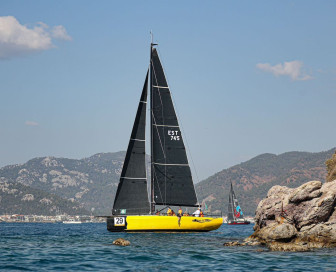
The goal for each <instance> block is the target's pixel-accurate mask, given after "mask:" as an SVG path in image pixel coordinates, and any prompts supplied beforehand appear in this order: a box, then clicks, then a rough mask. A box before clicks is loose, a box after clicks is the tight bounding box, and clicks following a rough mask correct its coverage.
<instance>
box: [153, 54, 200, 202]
mask: <svg viewBox="0 0 336 272" xmlns="http://www.w3.org/2000/svg"><path fill="white" fill-rule="evenodd" d="M157 51H158V54H159V51H160V50H159V48H158V50H157ZM159 55H161V54H159ZM160 59H161V63H162V64H163V60H162V58H160ZM163 67H164V65H162V70H163V73H164V75H165V78H166V81H167V85H168V86H171V85H170V83H169V80H168V77H167V76H166V73H165V71H164V68H163ZM169 93H170V96H171V99H172V103H173V106H174V109H175V113H176V116H177V119H178V120H179V122H178V123H179V124H180V127H181V129H182V132H183V135H184V138H185V140H186V144H187V148H188V153H189V155H190V158H191V162H192V165H193V168H194V171H195V175H196V179H197V183H199V182H200V180H199V177H198V173H197V170H196V167H195V163H194V160H193V157H192V155H191V150H190V147H189V143H188V139H187V135H186V133H185V132H184V128H183V124H182V120H181V119H180V118H179V114H178V110H177V106H176V103H175V99H174V96H173V94H172V92H171V90H170V89H169ZM187 159H188V158H187ZM194 188H195V185H194ZM195 194H196V198H197V202H198V196H197V192H196V189H195Z"/></svg>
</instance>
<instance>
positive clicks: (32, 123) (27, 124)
mask: <svg viewBox="0 0 336 272" xmlns="http://www.w3.org/2000/svg"><path fill="white" fill-rule="evenodd" d="M25 125H26V126H30V127H37V126H38V125H39V124H38V123H36V122H34V121H26V122H25Z"/></svg>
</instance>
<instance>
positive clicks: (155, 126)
mask: <svg viewBox="0 0 336 272" xmlns="http://www.w3.org/2000/svg"><path fill="white" fill-rule="evenodd" d="M150 49H151V50H150V52H151V54H150V65H149V69H148V71H147V74H146V78H145V83H144V86H143V89H142V93H141V97H140V101H139V105H138V110H137V113H136V117H135V121H134V125H133V129H132V133H131V137H130V140H129V144H128V148H127V152H126V156H125V161H124V165H123V169H122V172H121V176H120V181H119V185H118V188H117V192H116V196H115V199H114V204H113V209H112V216H108V217H107V229H108V230H109V231H112V232H120V231H123V232H142V231H149V232H193V231H211V230H215V229H218V228H219V227H220V226H221V225H222V223H223V219H222V218H215V217H194V216H167V215H163V214H161V215H158V214H157V212H156V211H155V208H156V207H157V206H160V207H166V208H167V207H171V206H182V207H198V206H199V205H198V204H197V203H198V201H197V196H196V192H195V187H194V184H193V180H192V175H191V171H190V167H189V163H188V159H187V154H186V149H185V146H184V141H183V137H182V134H181V130H180V126H179V122H178V119H177V116H176V112H175V109H174V104H173V101H172V97H171V92H170V88H169V86H168V84H167V80H166V77H165V73H164V70H163V67H162V64H161V61H160V58H159V55H158V52H157V44H154V43H153V42H151V48H150ZM148 85H149V91H150V96H149V99H150V111H149V115H150V116H149V117H150V118H149V119H150V134H151V135H150V149H151V181H150V182H151V183H150V200H149V199H148V192H147V173H146V153H145V143H146V137H145V130H146V106H147V89H148Z"/></svg>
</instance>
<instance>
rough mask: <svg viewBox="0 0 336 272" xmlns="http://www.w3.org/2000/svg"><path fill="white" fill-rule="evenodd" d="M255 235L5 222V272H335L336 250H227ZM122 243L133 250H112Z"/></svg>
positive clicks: (234, 229)
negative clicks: (232, 243) (121, 240)
mask: <svg viewBox="0 0 336 272" xmlns="http://www.w3.org/2000/svg"><path fill="white" fill-rule="evenodd" d="M252 233H253V225H242V226H230V225H226V224H224V225H222V227H221V228H220V229H218V230H216V231H212V232H208V233H111V232H108V231H107V230H106V224H102V223H85V224H73V225H72V224H62V223H55V224H51V223H0V270H2V271H305V272H306V271H336V249H319V250H316V251H312V252H271V251H268V250H267V248H265V247H262V246H236V247H224V246H223V244H224V243H225V242H228V241H243V239H244V238H246V237H248V236H249V235H251V234H252ZM117 238H124V239H127V240H129V241H130V242H131V245H130V246H127V247H120V246H115V245H113V244H112V243H113V241H114V240H116V239H117Z"/></svg>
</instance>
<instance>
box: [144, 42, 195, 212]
mask: <svg viewBox="0 0 336 272" xmlns="http://www.w3.org/2000/svg"><path fill="white" fill-rule="evenodd" d="M150 70H151V87H150V88H151V138H152V146H151V155H152V173H151V177H152V178H151V180H152V191H153V192H152V197H153V199H152V201H153V202H154V203H155V204H156V205H176V206H197V197H196V193H195V188H194V184H193V181H192V176H191V171H190V167H189V163H188V159H187V154H186V150H185V146H184V143H183V138H182V135H181V130H180V126H179V123H178V120H177V116H176V113H175V109H174V105H173V101H172V98H171V94H170V90H169V87H168V84H167V81H166V78H165V75H164V71H163V68H162V65H161V62H160V59H159V56H158V53H157V50H156V49H155V48H152V52H151V65H150Z"/></svg>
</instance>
